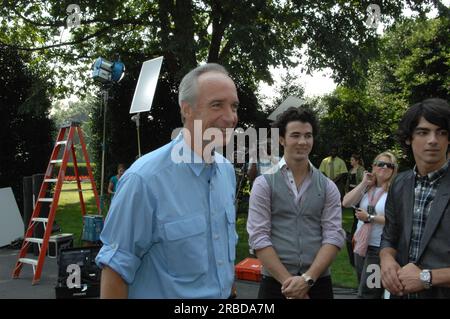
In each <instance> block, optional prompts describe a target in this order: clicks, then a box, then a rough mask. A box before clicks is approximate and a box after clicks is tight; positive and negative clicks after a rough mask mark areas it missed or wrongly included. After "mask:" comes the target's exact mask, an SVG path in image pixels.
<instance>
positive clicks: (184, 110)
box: [181, 101, 192, 119]
mask: <svg viewBox="0 0 450 319" xmlns="http://www.w3.org/2000/svg"><path fill="white" fill-rule="evenodd" d="M181 114H182V115H183V117H184V118H185V119H186V118H189V117H190V116H191V114H192V107H191V105H190V104H189V103H188V102H185V101H182V102H181Z"/></svg>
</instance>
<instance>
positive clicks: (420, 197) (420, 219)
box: [409, 161, 449, 264]
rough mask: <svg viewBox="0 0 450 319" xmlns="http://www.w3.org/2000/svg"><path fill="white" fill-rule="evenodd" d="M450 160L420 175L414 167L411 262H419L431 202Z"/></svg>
mask: <svg viewBox="0 0 450 319" xmlns="http://www.w3.org/2000/svg"><path fill="white" fill-rule="evenodd" d="M448 166H449V161H447V162H446V163H445V165H444V166H442V167H441V168H440V169H438V170H437V171H434V172H431V173H429V174H427V175H425V176H420V175H419V173H418V172H417V167H414V175H415V184H414V186H415V187H414V211H413V220H412V236H411V242H410V246H409V262H411V263H414V264H415V263H417V261H418V257H419V248H420V241H421V239H422V235H423V230H424V228H425V224H426V222H427V218H428V215H429V213H430V208H431V203H432V202H433V199H434V197H435V196H436V192H437V189H438V186H439V184H440V181H441V179H442V177H443V176H444V175H445V173H446V172H447V169H448Z"/></svg>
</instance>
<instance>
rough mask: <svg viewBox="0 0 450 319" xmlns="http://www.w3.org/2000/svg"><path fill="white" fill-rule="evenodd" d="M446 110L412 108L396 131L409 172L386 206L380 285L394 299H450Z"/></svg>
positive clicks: (439, 105) (437, 102) (437, 105)
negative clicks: (408, 157)
mask: <svg viewBox="0 0 450 319" xmlns="http://www.w3.org/2000/svg"><path fill="white" fill-rule="evenodd" d="M449 126H450V106H449V104H448V103H447V102H446V101H445V100H442V99H427V100H424V101H423V102H420V103H417V104H414V105H413V106H411V107H410V108H409V109H408V111H407V112H406V113H405V115H404V116H403V118H402V120H401V122H400V126H399V132H398V133H399V134H398V135H399V140H400V143H401V144H402V146H404V148H405V149H407V150H408V151H409V152H412V154H413V156H414V160H415V164H416V165H415V167H414V169H413V170H408V171H406V172H403V173H401V174H399V175H398V176H397V178H396V179H395V181H394V182H393V184H392V185H391V188H390V190H389V194H388V198H387V202H386V224H385V226H384V231H383V235H382V242H381V248H382V250H381V252H380V258H381V280H382V283H383V286H384V287H385V288H386V289H387V290H388V291H389V292H390V293H391V295H392V297H394V298H396V297H403V298H447V299H448V298H450V171H449V161H448V159H447V149H448V146H449V130H450V127H449Z"/></svg>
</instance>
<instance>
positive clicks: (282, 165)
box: [278, 156, 313, 175]
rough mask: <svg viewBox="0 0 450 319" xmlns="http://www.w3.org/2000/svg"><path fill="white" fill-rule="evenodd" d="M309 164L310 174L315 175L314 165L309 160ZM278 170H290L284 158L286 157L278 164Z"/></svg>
mask: <svg viewBox="0 0 450 319" xmlns="http://www.w3.org/2000/svg"><path fill="white" fill-rule="evenodd" d="M308 164H309V174H310V175H312V173H313V164H312V163H311V161H309V160H308ZM278 169H280V170H289V167H288V166H287V163H286V159H285V158H284V156H283V157H282V158H281V160H280V161H279V162H278Z"/></svg>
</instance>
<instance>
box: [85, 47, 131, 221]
mask: <svg viewBox="0 0 450 319" xmlns="http://www.w3.org/2000/svg"><path fill="white" fill-rule="evenodd" d="M124 74H125V65H124V64H123V63H122V62H121V61H120V59H119V57H118V56H117V57H116V61H114V62H110V61H108V60H105V59H103V58H97V60H95V62H94V64H93V65H92V78H93V79H94V81H97V82H99V83H101V94H102V97H103V99H102V107H103V142H102V174H101V182H100V209H101V211H102V214H103V208H104V194H103V189H104V187H103V183H104V180H105V153H106V110H107V107H108V99H109V90H110V89H111V87H112V85H113V84H114V83H117V82H119V81H120V80H122V78H123V76H124Z"/></svg>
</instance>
